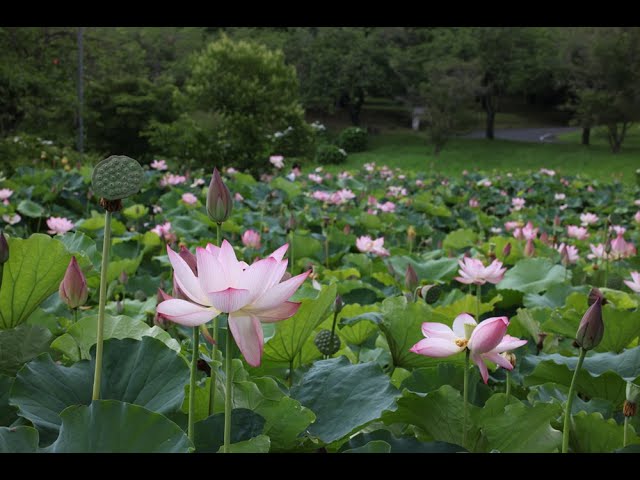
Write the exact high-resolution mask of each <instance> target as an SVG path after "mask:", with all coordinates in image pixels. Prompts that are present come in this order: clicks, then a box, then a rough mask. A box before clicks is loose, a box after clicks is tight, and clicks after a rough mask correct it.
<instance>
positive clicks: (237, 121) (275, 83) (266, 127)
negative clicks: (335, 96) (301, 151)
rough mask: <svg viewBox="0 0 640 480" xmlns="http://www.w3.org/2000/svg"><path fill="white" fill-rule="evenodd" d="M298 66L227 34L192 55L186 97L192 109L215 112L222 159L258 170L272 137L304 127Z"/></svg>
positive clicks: (263, 48) (282, 57)
mask: <svg viewBox="0 0 640 480" xmlns="http://www.w3.org/2000/svg"><path fill="white" fill-rule="evenodd" d="M298 88H299V87H298V80H297V77H296V72H295V69H294V68H293V67H292V66H287V65H286V64H285V62H284V55H283V54H282V52H281V51H272V50H269V49H267V48H266V47H264V46H263V45H259V44H254V43H251V42H245V41H238V42H234V41H232V40H231V39H229V38H228V37H226V36H223V37H222V38H221V39H220V40H218V41H216V42H213V43H210V44H209V45H208V46H207V47H206V48H205V49H204V50H203V51H202V52H201V53H198V54H197V55H195V56H194V58H193V63H192V70H191V74H190V77H189V78H188V80H187V83H186V88H185V93H186V100H187V101H188V103H189V106H190V107H192V108H193V110H202V111H206V112H209V113H210V114H213V115H215V116H216V117H217V118H218V120H219V123H218V125H219V127H218V130H217V132H211V133H212V135H216V136H217V138H218V141H219V144H220V146H221V151H222V158H223V159H224V161H225V162H226V163H233V165H234V166H237V167H240V168H249V169H252V170H254V171H259V170H260V169H261V168H264V167H262V165H264V163H265V160H266V157H267V156H268V155H269V154H271V153H273V152H270V151H269V146H270V140H269V137H270V136H271V135H273V134H274V133H275V132H277V131H283V130H285V129H286V128H287V127H289V126H290V127H291V128H292V129H303V128H305V127H306V123H305V122H304V111H303V109H302V106H301V104H300V101H299V96H298V95H299V93H298Z"/></svg>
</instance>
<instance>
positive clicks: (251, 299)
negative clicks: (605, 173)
mask: <svg viewBox="0 0 640 480" xmlns="http://www.w3.org/2000/svg"><path fill="white" fill-rule="evenodd" d="M271 160H272V161H271V164H270V165H269V167H270V168H272V171H271V172H270V173H269V174H264V175H263V176H262V177H261V178H260V179H256V178H254V177H253V176H251V175H249V174H247V173H243V172H239V171H236V170H234V169H233V168H226V169H224V170H223V171H222V172H221V173H219V172H218V171H217V170H215V171H214V173H213V175H212V172H211V170H209V169H207V170H206V171H204V170H199V171H188V172H179V171H178V168H177V167H178V166H177V165H176V166H172V168H171V169H170V167H169V165H167V163H166V162H165V161H160V160H156V161H154V162H152V163H151V164H150V165H145V166H144V167H140V165H139V164H138V163H137V162H136V161H134V160H132V159H128V158H127V157H110V158H109V159H106V160H104V161H103V162H101V163H99V164H98V165H96V166H95V168H93V167H87V166H84V167H71V166H70V165H65V168H48V169H47V168H29V167H22V168H20V169H18V170H17V171H16V172H15V173H14V174H13V175H12V176H10V177H9V178H2V180H1V181H0V200H2V203H1V204H0V217H1V218H2V220H3V222H2V230H3V236H2V237H0V263H1V268H2V275H1V280H2V283H1V284H0V452H154V453H162V452H184V453H187V452H207V453H216V452H264V453H266V452H336V453H343V452H353V453H364V452H377V453H385V452H425V453H429V452H614V451H636V452H637V451H638V449H639V448H640V447H638V445H640V436H638V434H637V433H636V432H638V431H639V430H640V422H639V421H638V416H637V415H636V410H637V407H636V405H637V402H638V397H639V396H640V387H639V385H640V346H639V345H638V339H639V336H640V308H639V305H640V303H639V300H640V297H639V296H638V294H639V293H640V274H639V273H638V271H640V260H639V259H638V256H637V252H636V245H637V244H638V242H639V241H640V188H638V187H634V186H628V185H624V186H623V185H622V184H620V183H602V182H599V181H597V180H595V179H590V178H585V177H580V176H577V177H576V176H566V175H565V176H563V175H562V174H561V172H559V171H558V172H557V171H552V170H547V169H542V170H540V171H536V172H530V173H528V174H510V173H508V172H504V173H503V174H501V175H490V176H485V175H483V174H481V173H478V172H473V173H468V172H463V175H462V176H461V178H460V179H449V178H445V177H442V176H437V175H433V174H429V173H425V172H414V171H402V170H399V169H390V168H387V167H385V166H384V165H375V164H373V163H369V164H366V165H364V167H363V168H362V169H361V170H359V171H355V170H354V171H344V172H341V173H339V174H336V175H334V174H330V173H326V172H325V171H323V170H322V168H318V169H316V170H315V171H310V172H307V173H304V174H302V173H301V172H300V170H299V169H297V168H294V169H291V170H288V164H287V161H286V160H283V159H282V158H280V157H278V158H272V159H271Z"/></svg>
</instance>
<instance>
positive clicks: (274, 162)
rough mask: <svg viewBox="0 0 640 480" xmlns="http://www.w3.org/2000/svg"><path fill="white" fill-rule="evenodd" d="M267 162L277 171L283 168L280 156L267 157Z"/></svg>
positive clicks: (282, 158)
mask: <svg viewBox="0 0 640 480" xmlns="http://www.w3.org/2000/svg"><path fill="white" fill-rule="evenodd" d="M269 162H270V163H271V165H273V166H274V167H276V168H277V169H278V170H280V169H282V168H284V157H283V156H282V155H271V156H270V157H269Z"/></svg>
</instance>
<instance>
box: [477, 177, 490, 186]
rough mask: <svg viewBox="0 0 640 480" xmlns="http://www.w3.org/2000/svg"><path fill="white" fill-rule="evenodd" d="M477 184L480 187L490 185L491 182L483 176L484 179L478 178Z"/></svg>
mask: <svg viewBox="0 0 640 480" xmlns="http://www.w3.org/2000/svg"><path fill="white" fill-rule="evenodd" d="M478 185H479V186H481V187H490V186H491V185H493V184H492V183H491V180H489V179H487V178H485V179H484V180H480V181H479V182H478Z"/></svg>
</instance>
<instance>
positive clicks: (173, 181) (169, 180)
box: [160, 173, 187, 187]
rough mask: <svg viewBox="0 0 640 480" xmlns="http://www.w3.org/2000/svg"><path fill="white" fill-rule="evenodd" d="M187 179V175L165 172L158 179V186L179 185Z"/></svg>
mask: <svg viewBox="0 0 640 480" xmlns="http://www.w3.org/2000/svg"><path fill="white" fill-rule="evenodd" d="M186 181H187V177H185V176H183V175H174V174H173V173H167V174H166V175H165V176H164V177H162V178H161V179H160V186H161V187H167V186H173V185H180V184H181V183H184V182H186Z"/></svg>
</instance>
